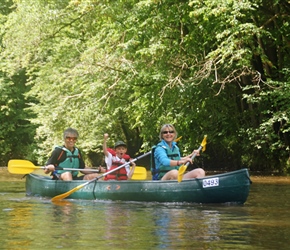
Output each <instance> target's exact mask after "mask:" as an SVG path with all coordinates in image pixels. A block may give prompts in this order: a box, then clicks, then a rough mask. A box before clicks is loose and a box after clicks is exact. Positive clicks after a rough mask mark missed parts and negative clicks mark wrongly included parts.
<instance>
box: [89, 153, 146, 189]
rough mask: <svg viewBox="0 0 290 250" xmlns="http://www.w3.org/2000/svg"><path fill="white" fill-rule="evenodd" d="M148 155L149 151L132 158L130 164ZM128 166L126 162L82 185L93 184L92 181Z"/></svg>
mask: <svg viewBox="0 0 290 250" xmlns="http://www.w3.org/2000/svg"><path fill="white" fill-rule="evenodd" d="M149 154H151V151H149V152H147V153H146V154H144V155H140V156H138V157H136V158H134V159H133V160H131V162H135V161H137V160H139V159H141V158H143V157H145V156H147V155H149ZM129 164H130V162H126V163H124V164H122V165H121V166H119V167H117V168H114V169H112V170H110V171H108V172H106V173H104V174H102V175H100V176H98V177H96V178H94V179H92V180H90V181H88V182H86V183H84V185H87V184H89V183H91V182H94V181H96V180H98V179H101V178H103V177H104V176H106V175H108V174H111V173H113V172H115V171H116V170H119V169H121V168H123V167H125V166H127V165H129Z"/></svg>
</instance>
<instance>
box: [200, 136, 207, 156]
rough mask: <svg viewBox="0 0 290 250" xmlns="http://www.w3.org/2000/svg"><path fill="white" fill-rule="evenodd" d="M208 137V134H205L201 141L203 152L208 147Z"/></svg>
mask: <svg viewBox="0 0 290 250" xmlns="http://www.w3.org/2000/svg"><path fill="white" fill-rule="evenodd" d="M206 138H207V135H205V136H204V138H203V140H202V142H201V146H202V150H201V151H202V152H204V151H205V148H206Z"/></svg>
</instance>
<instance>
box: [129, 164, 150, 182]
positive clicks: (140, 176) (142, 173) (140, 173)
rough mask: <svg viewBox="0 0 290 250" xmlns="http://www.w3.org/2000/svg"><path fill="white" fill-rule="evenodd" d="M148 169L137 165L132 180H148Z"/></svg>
mask: <svg viewBox="0 0 290 250" xmlns="http://www.w3.org/2000/svg"><path fill="white" fill-rule="evenodd" d="M146 179H147V170H146V168H145V167H140V166H136V167H135V170H134V174H133V176H132V178H131V180H146Z"/></svg>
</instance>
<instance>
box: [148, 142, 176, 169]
mask: <svg viewBox="0 0 290 250" xmlns="http://www.w3.org/2000/svg"><path fill="white" fill-rule="evenodd" d="M160 145H161V146H162V147H160ZM163 147H166V148H169V149H170V147H169V145H168V144H167V143H166V142H165V141H164V140H162V141H161V142H160V143H158V146H157V147H156V148H155V151H154V161H155V167H156V169H159V168H160V166H161V165H163V166H168V167H170V161H171V159H170V158H169V157H168V156H167V154H166V150H165V149H164V148H163ZM175 147H176V148H177V149H178V154H179V157H180V151H179V148H178V146H177V143H176V142H172V147H171V150H173V149H174V148H175Z"/></svg>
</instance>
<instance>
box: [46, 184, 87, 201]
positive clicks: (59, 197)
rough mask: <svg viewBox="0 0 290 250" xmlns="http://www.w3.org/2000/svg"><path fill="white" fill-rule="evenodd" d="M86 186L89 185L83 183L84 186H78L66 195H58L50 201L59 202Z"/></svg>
mask: <svg viewBox="0 0 290 250" xmlns="http://www.w3.org/2000/svg"><path fill="white" fill-rule="evenodd" d="M87 184H89V183H88V182H86V183H84V184H81V185H78V186H77V187H75V188H73V189H71V190H69V191H68V192H66V193H63V194H60V195H57V196H54V197H53V198H52V199H51V201H60V200H62V199H64V198H66V197H68V196H70V195H71V194H72V193H74V192H76V191H78V190H79V189H81V188H83V187H84V186H86V185H87Z"/></svg>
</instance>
